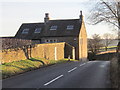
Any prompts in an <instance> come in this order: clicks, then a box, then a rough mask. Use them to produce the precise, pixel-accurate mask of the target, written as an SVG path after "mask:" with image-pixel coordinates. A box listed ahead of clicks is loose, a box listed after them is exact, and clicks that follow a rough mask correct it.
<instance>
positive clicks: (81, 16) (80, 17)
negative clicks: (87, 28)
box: [79, 11, 83, 22]
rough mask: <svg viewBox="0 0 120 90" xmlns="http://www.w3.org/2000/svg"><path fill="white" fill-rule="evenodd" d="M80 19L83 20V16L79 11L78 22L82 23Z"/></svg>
mask: <svg viewBox="0 0 120 90" xmlns="http://www.w3.org/2000/svg"><path fill="white" fill-rule="evenodd" d="M82 19H83V15H82V11H80V16H79V20H80V22H81V21H82Z"/></svg>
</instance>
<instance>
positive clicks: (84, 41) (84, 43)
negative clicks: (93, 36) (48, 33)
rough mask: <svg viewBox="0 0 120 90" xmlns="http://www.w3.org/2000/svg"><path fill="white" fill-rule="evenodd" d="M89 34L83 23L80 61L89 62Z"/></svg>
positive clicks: (80, 37) (80, 40)
mask: <svg viewBox="0 0 120 90" xmlns="http://www.w3.org/2000/svg"><path fill="white" fill-rule="evenodd" d="M87 56H88V53H87V33H86V29H85V24H84V22H82V27H81V30H80V35H79V59H81V60H83V61H84V60H87Z"/></svg>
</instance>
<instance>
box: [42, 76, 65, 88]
mask: <svg viewBox="0 0 120 90" xmlns="http://www.w3.org/2000/svg"><path fill="white" fill-rule="evenodd" d="M61 77H63V75H60V76H58V77H56V78H55V79H53V80H51V81H49V82H48V83H46V84H44V86H47V85H49V84H50V83H52V82H54V81H55V80H57V79H59V78H61Z"/></svg>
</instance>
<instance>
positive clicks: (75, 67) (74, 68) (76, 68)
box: [68, 67, 77, 72]
mask: <svg viewBox="0 0 120 90" xmlns="http://www.w3.org/2000/svg"><path fill="white" fill-rule="evenodd" d="M75 69H77V67H75V68H73V69H71V70H69V71H68V72H72V71H74V70H75Z"/></svg>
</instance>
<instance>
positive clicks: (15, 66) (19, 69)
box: [0, 58, 76, 79]
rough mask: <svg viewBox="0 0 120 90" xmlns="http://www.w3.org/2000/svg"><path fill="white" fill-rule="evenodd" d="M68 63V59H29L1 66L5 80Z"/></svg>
mask: <svg viewBox="0 0 120 90" xmlns="http://www.w3.org/2000/svg"><path fill="white" fill-rule="evenodd" d="M67 61H68V59H62V60H46V59H41V58H31V59H29V60H28V59H27V60H20V61H14V62H10V63H4V64H2V65H0V67H2V78H3V79H4V78H8V77H11V76H13V75H17V74H20V73H24V72H27V71H31V70H34V69H38V68H40V67H42V66H48V65H52V64H56V63H62V62H67ZM70 61H76V60H73V59H71V60H70Z"/></svg>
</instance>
